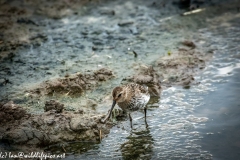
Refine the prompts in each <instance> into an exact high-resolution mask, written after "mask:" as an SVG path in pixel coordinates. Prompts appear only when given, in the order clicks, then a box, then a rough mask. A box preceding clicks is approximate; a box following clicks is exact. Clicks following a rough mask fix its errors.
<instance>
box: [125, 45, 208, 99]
mask: <svg viewBox="0 0 240 160" xmlns="http://www.w3.org/2000/svg"><path fill="white" fill-rule="evenodd" d="M181 44H183V45H184V46H187V47H184V48H179V49H178V50H177V51H175V52H173V53H170V52H169V53H168V55H167V56H164V57H161V58H159V59H158V60H156V62H154V64H153V65H151V66H147V65H140V67H137V68H136V69H135V70H136V74H135V75H133V76H130V77H127V78H125V79H123V82H124V81H126V82H135V83H139V84H144V85H147V86H148V87H149V90H150V94H151V96H160V94H161V90H162V89H163V88H162V87H164V88H166V87H170V86H172V85H180V86H183V87H184V88H189V87H190V85H191V84H198V83H199V82H196V81H195V79H194V75H195V74H196V73H199V71H201V70H203V69H204V68H205V66H206V62H207V61H209V60H210V59H211V57H212V52H211V51H209V52H203V51H200V50H198V49H197V48H196V47H197V46H196V45H195V43H194V42H192V41H187V40H186V41H183V42H181ZM124 83H125V82H124ZM161 86H162V87H161Z"/></svg>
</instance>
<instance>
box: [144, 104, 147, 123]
mask: <svg viewBox="0 0 240 160" xmlns="http://www.w3.org/2000/svg"><path fill="white" fill-rule="evenodd" d="M144 116H145V121H147V107H144Z"/></svg>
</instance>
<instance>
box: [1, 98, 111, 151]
mask: <svg viewBox="0 0 240 160" xmlns="http://www.w3.org/2000/svg"><path fill="white" fill-rule="evenodd" d="M51 102H52V104H53V101H51ZM54 104H56V102H55V103H54ZM48 105H49V103H48ZM58 105H59V104H58ZM1 113H3V114H4V115H5V116H1V124H0V125H1V135H0V137H1V140H2V142H4V143H8V144H13V145H25V146H35V147H41V146H47V145H50V144H56V143H61V142H69V141H76V140H79V141H86V140H89V141H99V140H100V139H101V138H102V137H104V136H105V135H106V134H108V133H109V129H110V128H111V126H112V124H111V123H107V124H101V123H99V122H100V119H101V118H102V117H103V115H100V114H99V113H95V112H92V111H91V112H90V111H88V112H83V111H82V110H79V111H76V112H67V111H63V112H62V113H58V112H57V110H49V111H47V112H45V113H43V114H40V115H34V114H27V113H26V111H25V110H24V109H22V108H21V107H20V106H18V105H16V104H14V103H13V102H8V103H7V104H4V105H2V106H1ZM10 113H12V114H10ZM16 115H17V116H16ZM3 122H4V123H3ZM100 132H101V134H100Z"/></svg>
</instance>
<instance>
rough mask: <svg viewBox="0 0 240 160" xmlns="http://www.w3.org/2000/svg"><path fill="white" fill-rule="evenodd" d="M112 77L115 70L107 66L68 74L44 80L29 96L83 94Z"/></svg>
mask: <svg viewBox="0 0 240 160" xmlns="http://www.w3.org/2000/svg"><path fill="white" fill-rule="evenodd" d="M112 78H114V74H113V72H112V71H111V70H109V69H105V68H102V69H99V70H96V71H94V72H91V71H89V72H88V73H86V74H81V73H76V74H72V75H66V77H64V78H58V79H54V80H48V81H46V82H43V83H42V84H40V85H39V87H38V86H37V87H36V89H33V90H31V91H29V93H30V94H31V95H29V96H44V95H49V96H51V95H53V94H60V95H70V96H81V94H82V93H83V92H85V91H87V90H91V89H93V88H94V87H97V86H99V85H100V83H101V82H103V81H107V80H110V79H112ZM33 87H34V86H33Z"/></svg>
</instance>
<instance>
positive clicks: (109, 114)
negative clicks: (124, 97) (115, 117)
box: [103, 100, 116, 123]
mask: <svg viewBox="0 0 240 160" xmlns="http://www.w3.org/2000/svg"><path fill="white" fill-rule="evenodd" d="M115 105H116V101H114V100H113V103H112V107H111V109H110V112H108V115H107V116H106V117H105V119H104V120H103V122H104V123H105V122H106V120H108V119H109V118H110V117H111V114H112V110H113V108H114V106H115Z"/></svg>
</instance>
